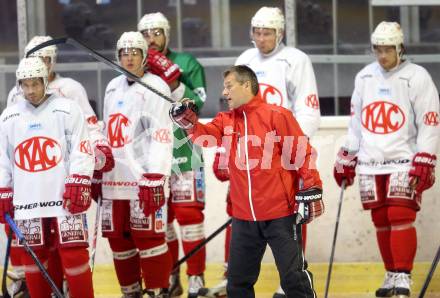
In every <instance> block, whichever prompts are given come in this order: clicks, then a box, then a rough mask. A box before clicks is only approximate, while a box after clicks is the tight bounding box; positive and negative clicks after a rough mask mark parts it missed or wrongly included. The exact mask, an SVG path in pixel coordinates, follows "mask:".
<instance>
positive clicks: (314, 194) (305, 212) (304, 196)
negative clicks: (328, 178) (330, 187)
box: [295, 188, 325, 224]
mask: <svg viewBox="0 0 440 298" xmlns="http://www.w3.org/2000/svg"><path fill="white" fill-rule="evenodd" d="M295 201H296V204H295V213H296V214H297V216H296V223H297V224H308V223H309V222H311V221H312V220H314V219H315V218H317V217H319V216H321V215H322V214H323V213H324V209H325V208H324V201H323V200H322V189H320V188H310V189H306V190H300V191H298V192H297V193H296V195H295Z"/></svg>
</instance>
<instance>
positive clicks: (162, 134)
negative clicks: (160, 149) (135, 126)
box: [153, 128, 171, 143]
mask: <svg viewBox="0 0 440 298" xmlns="http://www.w3.org/2000/svg"><path fill="white" fill-rule="evenodd" d="M153 139H154V140H155V141H156V142H159V143H171V134H170V131H169V129H166V128H161V129H158V130H156V131H155V132H154V133H153Z"/></svg>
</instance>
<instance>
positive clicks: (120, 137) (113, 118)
mask: <svg viewBox="0 0 440 298" xmlns="http://www.w3.org/2000/svg"><path fill="white" fill-rule="evenodd" d="M130 125H131V122H130V119H128V118H127V117H125V116H124V115H122V114H121V113H117V114H111V115H110V116H109V120H108V141H109V143H110V146H112V147H113V148H120V147H123V146H124V145H125V144H128V143H130V142H131V140H130V137H129V136H128V131H129V129H128V128H129V126H130Z"/></svg>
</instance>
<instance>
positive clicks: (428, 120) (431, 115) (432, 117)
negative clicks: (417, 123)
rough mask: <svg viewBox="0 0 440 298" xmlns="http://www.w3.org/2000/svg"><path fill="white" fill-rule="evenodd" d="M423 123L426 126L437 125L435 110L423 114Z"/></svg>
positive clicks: (437, 119) (437, 117)
mask: <svg viewBox="0 0 440 298" xmlns="http://www.w3.org/2000/svg"><path fill="white" fill-rule="evenodd" d="M423 123H425V125H428V126H438V124H439V116H438V113H437V112H427V113H426V114H425V115H423Z"/></svg>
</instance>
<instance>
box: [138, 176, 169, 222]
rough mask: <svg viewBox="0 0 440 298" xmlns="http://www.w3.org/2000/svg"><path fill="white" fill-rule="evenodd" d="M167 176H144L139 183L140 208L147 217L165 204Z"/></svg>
mask: <svg viewBox="0 0 440 298" xmlns="http://www.w3.org/2000/svg"><path fill="white" fill-rule="evenodd" d="M164 185H165V176H164V175H162V174H144V175H143V178H142V179H141V181H139V194H138V195H139V207H140V208H141V209H142V211H143V212H144V214H145V216H149V215H150V214H152V213H153V212H156V211H157V210H159V209H160V208H161V207H162V206H163V205H164V204H165V193H164Z"/></svg>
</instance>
